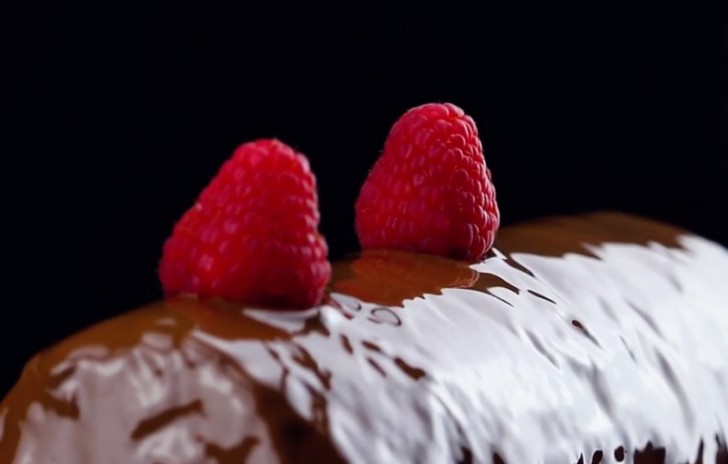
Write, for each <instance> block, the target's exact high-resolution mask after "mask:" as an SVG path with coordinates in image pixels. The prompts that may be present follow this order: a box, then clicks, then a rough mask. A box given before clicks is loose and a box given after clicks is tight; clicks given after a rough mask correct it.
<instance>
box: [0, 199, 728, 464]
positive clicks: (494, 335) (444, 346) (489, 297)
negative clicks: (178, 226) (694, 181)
mask: <svg viewBox="0 0 728 464" xmlns="http://www.w3.org/2000/svg"><path fill="white" fill-rule="evenodd" d="M726 275H728V252H727V251H726V250H725V249H724V248H722V247H720V246H718V245H716V244H713V243H711V242H709V241H706V240H704V239H701V238H699V237H697V236H695V235H692V234H689V233H687V232H684V231H681V230H679V229H676V228H673V227H669V226H666V225H662V224H659V223H655V222H652V221H648V220H644V219H639V218H635V217H631V216H626V215H621V214H616V213H600V214H592V215H587V216H579V217H569V218H566V217H565V218H553V219H548V220H544V221H539V222H533V223H528V224H523V225H519V226H513V227H509V228H505V229H503V230H502V231H501V232H500V234H499V236H498V240H497V242H496V246H495V248H494V250H493V251H492V253H491V254H490V255H489V257H488V258H487V259H486V260H484V261H483V262H480V263H478V264H475V265H471V266H468V265H466V264H464V263H461V262H458V261H452V260H449V259H446V258H439V257H434V256H424V255H415V254H411V253H406V252H394V251H384V250H370V251H367V252H364V253H361V254H359V255H356V256H354V257H352V258H350V259H348V260H345V261H342V262H339V263H336V264H335V265H334V269H333V279H332V281H331V284H330V288H329V290H328V295H327V299H326V300H325V303H324V304H323V305H321V306H319V307H316V308H313V309H311V310H308V311H297V312H280V311H278V312H276V311H267V310H258V309H253V308H243V307H242V306H240V305H236V304H230V303H222V302H219V301H206V300H192V299H184V298H173V299H168V300H166V301H163V302H158V303H154V304H151V305H149V306H147V307H144V308H141V309H139V310H136V311H133V312H130V313H128V314H125V315H122V316H120V317H119V318H116V319H113V320H110V321H107V322H104V323H101V324H99V325H97V326H95V327H93V328H90V329H88V330H86V331H84V332H81V333H79V334H77V335H74V336H72V337H70V338H69V339H67V340H65V341H63V342H61V343H59V344H58V345H56V346H55V347H53V348H51V349H49V350H46V351H45V352H43V353H41V354H40V355H38V356H36V357H35V358H33V359H32V360H31V361H30V362H29V364H28V365H27V367H26V369H25V371H24V373H23V375H22V377H21V379H20V381H19V383H18V384H17V386H16V387H15V388H14V389H13V391H11V393H10V394H9V395H8V396H7V397H6V398H5V399H4V401H3V402H2V403H1V404H0V463H3V464H4V463H6V462H8V463H9V462H51V461H52V460H53V459H54V458H59V457H60V458H62V460H64V462H125V463H137V462H138V463H147V462H166V461H164V460H165V459H173V461H174V462H179V463H187V462H189V463H194V462H202V461H203V459H205V458H211V459H215V460H216V461H217V462H221V463H228V462H230V463H232V462H242V461H243V460H244V459H248V461H249V462H270V461H271V459H272V458H275V459H278V460H279V461H281V462H308V461H311V460H314V459H319V460H322V459H325V460H327V461H326V462H330V461H331V460H336V459H338V460H344V461H353V462H423V463H424V462H433V463H434V462H450V461H459V462H469V460H470V461H475V462H490V461H491V460H492V459H493V457H494V456H496V455H497V456H500V457H502V458H503V459H504V460H505V461H506V462H549V463H551V462H554V463H556V462H576V461H577V460H578V459H579V456H581V455H583V456H586V457H587V458H590V457H591V456H592V454H593V453H595V452H597V451H599V450H603V451H604V456H605V461H604V462H609V459H610V457H612V451H613V450H615V449H618V448H619V447H624V449H627V450H636V449H640V448H643V447H644V446H645V445H646V444H647V443H648V442H650V441H651V442H653V443H654V444H655V445H656V446H661V447H664V448H665V449H666V450H667V453H668V454H667V459H668V461H667V462H683V461H688V460H691V459H693V458H694V455H695V451H696V449H697V445H698V444H699V443H700V442H701V441H702V442H703V445H704V451H705V453H706V456H711V455H715V453H716V449H717V442H716V437H718V436H722V434H723V433H725V429H726V427H727V426H728V356H726V354H727V353H728V342H727V341H726V340H725V339H724V338H723V334H724V333H728V315H727V313H726V305H727V304H728V286H726V285H725V276H726ZM79 443H83V446H80V445H79ZM28 460H30V461H28ZM587 461H588V459H587Z"/></svg>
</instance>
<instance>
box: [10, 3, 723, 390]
mask: <svg viewBox="0 0 728 464" xmlns="http://www.w3.org/2000/svg"><path fill="white" fill-rule="evenodd" d="M197 3H198V5H196V6H192V5H185V4H183V3H181V2H167V3H163V2H162V3H149V4H147V5H145V6H144V7H143V8H140V9H133V8H131V7H128V6H124V5H122V4H120V5H119V6H111V5H112V4H111V3H109V2H97V5H96V6H92V7H89V6H84V7H80V6H79V7H74V6H70V5H67V4H65V2H54V4H52V5H46V6H38V5H28V2H25V3H23V2H4V3H2V6H0V18H1V19H0V21H1V22H2V36H1V37H0V48H1V49H2V53H3V56H2V63H1V64H0V66H2V76H3V84H2V109H3V110H4V111H3V113H4V114H5V115H6V118H4V119H5V122H4V123H3V124H2V128H1V129H0V133H2V136H1V137H2V152H1V153H2V158H1V159H2V163H3V167H2V175H3V183H2V184H3V200H4V202H3V213H2V216H3V231H4V233H5V234H4V235H5V237H6V238H4V239H3V241H2V243H3V264H4V266H3V267H4V275H5V278H4V279H3V280H4V288H3V294H4V298H3V299H4V304H3V307H2V310H3V311H2V318H0V321H1V322H0V327H2V329H3V331H2V347H0V348H2V349H1V350H0V394H2V393H3V392H4V391H5V390H6V389H7V388H9V386H10V385H11V384H12V383H13V382H14V381H15V379H16V378H17V375H18V373H19V371H20V369H21V367H22V365H23V364H24V362H25V361H26V360H27V359H28V358H29V357H30V356H31V355H32V354H33V353H35V352H36V351H38V350H39V349H41V348H43V347H45V346H47V345H48V344H51V343H53V342H55V341H57V340H59V339H61V338H62V337H65V336H67V335H69V334H70V333H72V332H73V331H76V330H78V329H80V328H82V327H84V326H87V325H89V324H90V323H92V322H95V321H97V320H100V319H103V318H106V317H108V316H110V315H113V314H117V313H119V312H121V311H124V310H128V309H130V308H132V307H134V306H137V305H140V304H143V303H145V302H148V301H150V300H153V299H155V298H157V297H159V295H160V289H159V284H158V282H157V279H156V275H155V267H156V263H157V260H158V258H159V254H160V249H161V245H162V243H163V240H164V239H165V237H166V236H167V234H168V233H169V231H170V229H171V227H172V225H173V223H174V221H175V220H176V219H177V217H179V215H180V214H182V212H183V211H184V210H185V209H186V208H187V207H188V206H190V205H191V204H192V202H193V200H194V198H195V196H196V194H197V192H198V191H199V190H200V189H201V188H202V187H203V186H204V185H205V183H206V182H207V181H208V180H209V179H210V178H211V177H212V176H213V175H214V173H215V172H216V170H217V169H218V167H219V165H220V164H221V163H222V162H223V161H224V160H225V159H226V158H227V157H228V156H229V154H230V153H231V151H232V150H233V149H234V148H235V146H236V145H237V144H239V143H241V142H244V141H248V140H252V139H255V138H259V137H273V136H275V137H278V138H280V139H282V140H283V141H285V142H287V143H289V144H291V145H292V146H294V147H296V148H298V149H299V150H301V151H303V152H304V153H305V154H306V155H308V157H309V158H310V160H311V164H312V167H313V169H314V170H315V172H316V174H317V176H318V180H319V187H320V188H319V194H320V200H321V210H322V217H323V220H322V221H323V222H322V225H321V228H322V231H323V233H324V234H325V235H326V237H327V238H328V241H329V244H330V247H331V254H332V257H334V258H336V257H338V256H341V255H342V254H344V253H345V252H347V251H351V250H353V249H355V248H356V247H357V243H356V238H355V235H354V232H353V225H352V223H353V203H354V199H355V197H356V195H357V193H358V189H359V186H360V184H361V182H362V180H363V179H364V177H365V175H366V173H367V169H368V168H369V167H370V166H371V164H372V163H373V162H374V160H375V158H376V157H377V155H378V152H379V150H380V148H381V146H382V143H383V141H384V139H385V137H386V134H387V131H388V129H389V127H390V126H391V124H392V123H393V122H394V121H395V120H396V118H397V117H398V116H399V115H400V114H401V113H402V112H404V111H405V110H406V109H408V108H409V107H411V106H414V105H418V104H421V103H425V102H429V101H452V102H454V103H456V104H458V105H460V106H462V107H463V108H464V109H465V110H466V111H467V112H469V113H470V114H471V115H472V116H473V117H474V118H475V120H476V122H477V123H478V125H479V128H480V130H481V135H482V138H483V142H484V146H485V150H486V160H487V163H488V164H489V166H490V168H491V169H492V171H493V175H494V182H495V185H496V188H497V192H498V199H499V204H500V207H501V211H502V218H503V223H504V224H505V225H508V224H511V223H514V222H516V221H520V220H524V219H528V218H534V217H538V216H542V215H547V214H558V213H569V212H578V211H589V210H595V209H604V208H611V209H621V210H624V211H630V212H634V213H640V214H645V215H649V216H652V217H655V218H658V219H663V220H667V221H670V222H674V223H677V224H679V225H682V226H684V227H687V228H690V229H692V230H694V231H696V232H698V233H701V234H703V235H705V236H708V237H710V238H713V239H715V240H718V241H721V242H722V243H724V244H728V225H727V221H726V217H725V216H726V213H727V210H728V208H727V206H728V187H726V180H725V179H726V174H728V119H727V117H726V114H727V108H728V92H727V90H726V85H727V83H728V53H727V52H728V48H727V46H726V33H727V29H726V17H727V13H728V12H726V10H725V6H724V5H721V3H722V2H716V3H715V5H716V6H715V7H705V8H704V7H699V6H698V3H700V2H693V3H692V4H691V5H690V6H687V5H682V6H680V7H669V6H665V5H663V6H659V7H657V6H650V7H648V6H635V5H631V6H616V5H612V6H610V5H609V4H605V3H603V2H600V3H599V4H598V5H597V4H596V3H594V2H581V3H583V5H582V6H578V5H569V6H568V7H567V6H558V7H557V6H554V5H551V3H552V2H543V4H542V5H541V6H533V5H529V6H525V5H523V4H518V5H516V4H512V6H508V5H509V4H511V2H493V3H490V4H489V3H483V2H473V3H472V4H470V5H468V4H465V3H461V4H458V3H454V2H452V3H445V2H438V3H437V4H432V5H429V4H427V3H425V2H412V3H410V4H408V5H404V4H394V3H390V2H374V1H369V2H362V3H361V4H353V3H346V2H340V3H339V6H338V7H336V8H335V9H309V8H304V7H301V6H293V5H280V4H276V3H270V2H269V3H267V4H265V5H261V6H248V5H247V4H246V2H230V3H229V4H226V5H222V6H216V7H211V6H202V4H203V3H204V2H197ZM586 5H589V6H586ZM21 6H22V8H21ZM703 8H704V9H703ZM727 277H728V276H727Z"/></svg>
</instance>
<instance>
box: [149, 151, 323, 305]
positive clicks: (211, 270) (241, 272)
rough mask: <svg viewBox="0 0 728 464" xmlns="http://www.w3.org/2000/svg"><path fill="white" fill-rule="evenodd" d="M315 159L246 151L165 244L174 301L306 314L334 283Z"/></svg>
mask: <svg viewBox="0 0 728 464" xmlns="http://www.w3.org/2000/svg"><path fill="white" fill-rule="evenodd" d="M318 224H319V212H318V197H317V195H316V179H315V177H314V175H313V174H312V173H311V170H310V168H309V164H308V160H307V159H306V158H305V157H304V156H303V155H302V154H299V153H296V152H295V151H293V149H291V148H290V147H289V146H287V145H285V144H284V143H282V142H279V141H277V140H258V141H255V142H250V143H246V144H244V145H241V146H240V147H238V148H237V150H235V152H234V153H233V156H232V158H231V159H229V160H228V161H227V162H226V163H225V164H224V165H223V166H222V168H221V169H220V172H219V173H218V174H217V177H215V178H214V179H213V180H212V182H211V183H210V185H208V186H207V187H206V188H205V190H204V191H203V192H202V194H201V195H200V197H199V200H198V201H197V203H196V204H195V205H194V206H193V207H192V208H191V209H190V210H189V211H187V212H186V213H185V215H184V216H182V219H181V220H180V221H179V222H178V223H177V225H176V226H175V228H174V231H173V233H172V236H171V237H170V238H169V239H167V242H166V243H165V244H164V251H163V256H162V261H161V264H160V267H159V277H160V280H161V281H162V286H163V287H164V290H165V292H167V293H168V294H175V293H192V294H196V295H198V296H200V297H221V298H224V299H227V300H231V301H238V302H242V303H246V304H250V305H261V306H273V307H287V308H307V307H311V306H313V305H315V304H317V303H319V302H320V301H321V298H322V296H323V291H324V287H325V286H326V283H327V282H328V280H329V278H330V276H331V265H330V263H329V262H328V260H327V254H328V248H327V245H326V241H325V240H324V238H323V237H322V236H321V235H320V234H319V233H318V230H317V227H318Z"/></svg>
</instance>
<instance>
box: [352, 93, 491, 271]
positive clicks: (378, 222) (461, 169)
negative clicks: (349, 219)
mask: <svg viewBox="0 0 728 464" xmlns="http://www.w3.org/2000/svg"><path fill="white" fill-rule="evenodd" d="M499 224H500V214H499V212H498V205H497V204H496V200H495V189H494V187H493V184H492V183H491V175H490V171H489V170H488V168H487V167H486V165H485V159H484V158H483V145H482V144H481V142H480V139H479V138H478V129H477V127H476V126H475V122H474V121H473V119H472V118H471V117H470V116H467V115H466V114H465V113H464V112H463V110H461V109H460V108H458V107H457V106H455V105H453V104H450V103H445V104H439V103H430V104H426V105H422V106H418V107H416V108H412V109H411V110H409V111H407V112H406V113H405V114H404V115H403V116H402V117H401V118H400V119H399V120H398V121H397V122H396V123H395V124H394V126H393V127H392V130H391V132H390V133H389V137H388V138H387V141H386V143H385V144H384V151H383V153H382V155H381V157H380V158H379V159H378V160H377V162H376V163H375V165H374V168H373V169H372V170H371V172H370V173H369V176H368V177H367V180H366V182H365V183H364V185H363V186H362V189H361V192H360V193H359V198H358V199H357V202H356V232H357V235H358V236H359V242H360V243H361V246H362V248H365V249H367V248H396V249H402V250H411V251H419V252H423V253H430V254H435V255H442V256H449V257H451V258H455V259H464V260H478V259H481V258H483V256H484V255H485V253H486V252H487V251H488V250H489V249H490V247H491V246H493V240H494V239H495V233H496V230H497V229H498V226H499Z"/></svg>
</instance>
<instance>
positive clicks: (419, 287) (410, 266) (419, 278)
mask: <svg viewBox="0 0 728 464" xmlns="http://www.w3.org/2000/svg"><path fill="white" fill-rule="evenodd" d="M333 273H334V279H333V280H332V285H331V287H332V288H333V290H334V291H336V292H340V293H345V294H347V295H351V296H354V297H357V298H359V299H361V300H364V301H368V302H371V303H377V304H380V305H385V306H401V305H402V304H403V302H404V301H405V300H411V299H413V298H416V297H421V296H423V295H425V294H432V295H436V294H439V293H440V290H442V289H443V288H470V287H472V286H473V284H475V282H476V281H477V280H478V273H477V272H475V271H474V270H472V269H470V267H468V265H467V263H464V262H462V261H455V260H452V259H448V258H443V257H440V256H431V255H421V254H417V253H410V252H406V251H398V250H365V251H363V252H361V253H360V254H359V255H358V256H356V257H354V258H353V259H349V260H346V261H342V262H340V263H337V264H336V265H335V266H334V269H333Z"/></svg>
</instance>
